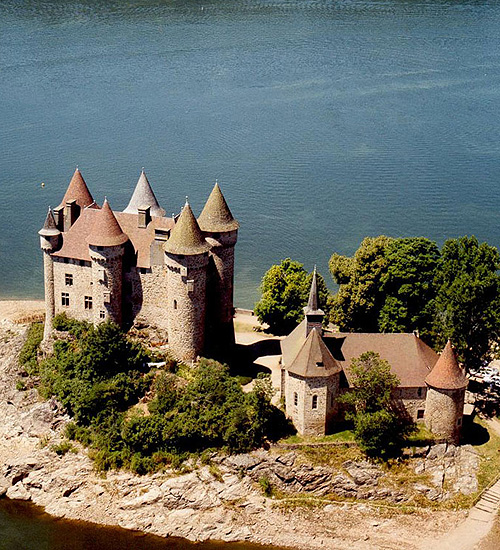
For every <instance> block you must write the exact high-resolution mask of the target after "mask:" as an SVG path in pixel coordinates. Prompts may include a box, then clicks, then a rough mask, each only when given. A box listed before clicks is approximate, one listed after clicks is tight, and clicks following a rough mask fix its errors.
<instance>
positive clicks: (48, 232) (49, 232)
mask: <svg viewBox="0 0 500 550" xmlns="http://www.w3.org/2000/svg"><path fill="white" fill-rule="evenodd" d="M38 234H39V235H42V237H55V236H56V235H60V234H61V232H60V231H59V229H57V226H56V220H55V219H54V214H53V213H52V209H51V208H50V207H49V211H48V212H47V217H46V218H45V223H44V224H43V227H42V229H40V231H39V232H38Z"/></svg>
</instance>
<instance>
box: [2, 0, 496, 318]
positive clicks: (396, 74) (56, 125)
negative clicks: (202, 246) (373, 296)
mask: <svg viewBox="0 0 500 550" xmlns="http://www.w3.org/2000/svg"><path fill="white" fill-rule="evenodd" d="M0 36H1V37H2V42H1V44H2V45H1V54H2V55H1V56H0V72H1V75H2V78H1V79H0V121H1V124H0V144H1V147H0V229H1V230H0V255H1V256H0V260H1V261H0V296H1V297H2V298H22V297H29V298H32V297H42V293H43V285H42V262H41V253H40V251H39V248H38V237H37V234H36V232H37V230H38V229H39V227H40V226H41V224H42V223H43V220H44V216H45V213H46V209H47V206H48V205H52V206H55V205H57V204H59V202H60V200H61V198H62V195H63V193H64V190H65V188H66V186H67V184H68V182H69V179H70V177H71V175H72V173H73V171H74V168H75V165H79V167H80V169H81V170H82V173H83V175H84V177H85V178H86V181H87V183H88V185H89V187H90V189H91V191H92V193H93V195H94V197H95V198H96V200H98V201H102V200H103V199H104V196H108V198H109V200H110V202H111V206H112V207H113V208H114V209H115V210H119V209H122V208H124V207H125V206H126V204H127V202H128V200H129V197H130V195H131V193H132V190H133V188H134V185H135V183H136V181H137V178H138V176H139V172H140V169H141V167H142V166H144V167H145V168H146V171H147V173H148V176H149V178H150V181H151V183H152V184H153V186H154V189H155V191H156V194H157V196H158V198H159V200H160V203H161V204H162V206H163V207H164V208H165V209H166V211H167V213H168V214H170V213H171V212H178V211H179V209H180V208H181V206H182V204H183V202H184V200H185V196H186V195H188V196H189V198H190V202H191V204H192V206H193V209H194V210H195V213H199V212H200V211H201V208H202V206H203V204H204V201H205V200H206V198H207V196H208V194H209V192H210V190H211V188H212V185H213V183H214V181H215V179H218V181H219V183H220V185H221V187H222V189H223V191H224V193H225V195H226V198H227V200H228V202H229V204H230V207H231V208H232V211H233V213H234V215H235V216H236V217H237V218H238V219H239V220H240V222H241V230H240V238H239V243H238V246H237V259H236V261H237V264H236V296H235V303H236V305H238V306H240V307H252V305H253V303H254V301H255V300H256V299H257V298H258V286H259V282H260V280H261V277H262V275H263V273H264V272H265V271H266V269H267V268H268V267H269V266H270V265H271V264H273V263H276V262H279V261H280V260H281V259H282V258H285V257H287V256H289V257H292V258H294V259H297V260H299V261H301V262H303V263H304V264H305V266H306V268H307V269H312V267H313V264H315V263H317V264H318V269H319V270H320V271H321V272H323V274H324V275H326V276H328V273H327V270H328V268H327V262H328V258H329V256H330V255H331V253H332V252H334V251H335V252H339V253H343V254H351V253H352V252H353V251H354V250H355V249H356V248H357V247H358V245H359V243H360V241H361V240H362V239H363V237H364V236H366V235H378V234H382V233H385V234H389V235H393V236H412V235H425V236H428V237H430V238H432V239H435V240H437V241H438V242H439V243H442V242H443V241H444V240H445V239H446V238H448V237H456V236H460V235H464V234H475V235H477V236H478V238H479V239H481V240H487V241H488V242H489V243H490V244H493V245H497V246H498V245H500V224H499V223H498V222H499V207H498V180H499V175H500V140H499V133H498V131H499V128H500V109H499V106H500V71H499V67H500V3H499V2H497V1H472V0H471V1H459V0H422V1H416V0H378V1H361V0H339V1H332V0H269V1H262V0H255V1H254V0H241V1H238V0H182V1H181V0H135V1H125V0H106V1H104V0H80V1H78V2H76V1H71V0H65V1H63V0H44V1H36V0H25V1H23V0H2V2H1V3H0ZM41 182H44V183H45V187H44V188H42V187H41Z"/></svg>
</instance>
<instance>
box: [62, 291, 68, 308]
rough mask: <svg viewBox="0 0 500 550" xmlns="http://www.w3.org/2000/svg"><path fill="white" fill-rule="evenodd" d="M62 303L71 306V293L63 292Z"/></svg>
mask: <svg viewBox="0 0 500 550" xmlns="http://www.w3.org/2000/svg"><path fill="white" fill-rule="evenodd" d="M61 305H62V306H65V307H68V306H69V293H68V292H61Z"/></svg>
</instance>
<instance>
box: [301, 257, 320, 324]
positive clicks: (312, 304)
mask: <svg viewBox="0 0 500 550" xmlns="http://www.w3.org/2000/svg"><path fill="white" fill-rule="evenodd" d="M318 302H319V297H318V282H317V273H316V266H314V271H313V276H312V281H311V290H310V291H309V300H308V301H307V306H306V307H305V308H304V313H305V314H306V315H324V314H325V312H324V311H323V310H321V309H319V307H318Z"/></svg>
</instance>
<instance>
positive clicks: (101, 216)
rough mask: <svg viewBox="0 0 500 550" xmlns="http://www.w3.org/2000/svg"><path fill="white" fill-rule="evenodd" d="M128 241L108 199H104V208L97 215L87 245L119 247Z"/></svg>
mask: <svg viewBox="0 0 500 550" xmlns="http://www.w3.org/2000/svg"><path fill="white" fill-rule="evenodd" d="M127 241H128V237H127V235H125V233H124V232H123V231H122V228H121V227H120V224H119V223H118V221H117V220H116V218H115V215H114V214H113V211H112V210H111V207H110V206H109V202H108V199H104V204H103V205H102V208H101V209H100V210H98V211H97V212H96V214H95V221H94V225H93V226H92V229H91V230H90V233H89V235H88V237H87V244H89V245H92V246H118V245H120V244H124V243H125V242H127Z"/></svg>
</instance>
